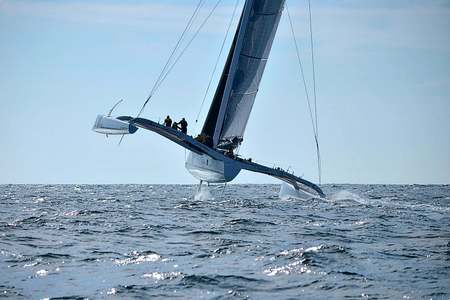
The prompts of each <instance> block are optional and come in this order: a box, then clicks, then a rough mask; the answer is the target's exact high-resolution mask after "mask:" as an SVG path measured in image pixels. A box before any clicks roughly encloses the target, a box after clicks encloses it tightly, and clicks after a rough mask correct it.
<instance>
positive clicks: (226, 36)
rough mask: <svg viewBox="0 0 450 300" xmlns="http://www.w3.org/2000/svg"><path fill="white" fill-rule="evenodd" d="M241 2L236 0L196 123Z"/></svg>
mask: <svg viewBox="0 0 450 300" xmlns="http://www.w3.org/2000/svg"><path fill="white" fill-rule="evenodd" d="M239 2H240V0H236V3H235V4H234V10H233V14H232V16H231V19H230V22H229V24H228V28H227V31H226V33H225V38H224V39H223V42H222V45H221V47H220V51H219V55H218V56H217V60H216V64H215V65H214V69H213V71H212V73H211V78H210V79H209V82H208V87H207V88H206V91H205V95H204V96H203V100H202V104H201V105H200V109H199V111H198V113H197V117H196V118H195V124H197V123H198V118H199V117H200V114H201V112H202V109H203V106H204V104H205V101H206V97H208V93H209V89H210V88H211V84H212V81H213V80H214V74H215V73H216V70H217V67H218V65H219V62H220V57H221V56H222V53H223V50H224V48H225V44H226V41H227V39H228V34H229V33H230V30H231V26H232V25H233V21H234V18H235V16H236V11H237V8H238V5H239Z"/></svg>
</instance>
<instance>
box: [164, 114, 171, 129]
mask: <svg viewBox="0 0 450 300" xmlns="http://www.w3.org/2000/svg"><path fill="white" fill-rule="evenodd" d="M164 125H166V126H167V127H171V126H172V119H171V118H170V117H169V116H167V117H166V119H165V120H164Z"/></svg>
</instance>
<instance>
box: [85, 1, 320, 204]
mask: <svg viewBox="0 0 450 300" xmlns="http://www.w3.org/2000/svg"><path fill="white" fill-rule="evenodd" d="M284 5H285V0H246V1H245V4H244V6H243V9H242V13H241V16H240V19H239V23H238V26H237V30H236V33H235V35H234V38H233V41H232V44H231V49H230V51H229V54H228V57H227V60H226V63H225V66H224V69H223V72H222V75H221V77H220V80H219V83H218V86H217V89H216V91H215V94H214V97H213V99H212V103H211V106H210V108H209V112H208V114H207V117H206V120H205V122H204V124H203V128H202V130H201V133H200V134H199V135H198V136H197V137H195V138H194V137H192V136H190V135H188V134H185V133H183V132H181V131H179V130H177V129H173V128H171V127H168V126H165V125H164V124H159V123H158V122H155V121H152V120H148V119H145V118H141V117H139V116H138V117H129V116H121V117H117V118H115V117H112V116H111V113H112V111H113V109H114V107H113V109H111V111H110V112H109V114H108V115H106V116H104V115H99V116H98V117H97V119H96V122H95V124H94V127H93V130H94V131H96V132H98V133H102V134H106V135H125V134H133V133H135V132H136V131H137V130H138V128H140V129H145V130H149V131H152V132H154V133H157V134H159V135H161V136H163V137H165V138H167V139H169V140H171V141H172V142H174V143H176V144H178V145H179V146H181V147H183V148H185V149H187V150H188V151H189V154H188V156H187V159H186V162H185V167H186V169H187V170H188V171H189V173H191V174H192V175H193V176H194V177H195V178H196V179H198V180H200V186H201V184H202V183H203V182H206V183H208V184H209V183H228V182H231V181H232V180H234V179H235V178H236V176H238V174H239V173H240V172H241V170H247V171H251V172H256V173H262V174H266V175H269V176H272V177H275V178H277V179H279V180H281V181H283V182H285V183H287V184H289V185H290V186H292V187H293V188H294V189H295V190H296V191H299V192H302V193H304V194H306V195H309V196H311V197H325V195H324V193H323V191H322V190H321V188H320V187H319V186H318V185H316V184H314V183H312V182H310V181H308V180H305V179H303V178H301V177H297V176H295V175H294V174H292V173H290V172H288V171H286V170H283V169H281V168H278V167H268V166H264V165H262V164H259V163H256V162H254V161H252V160H251V159H244V158H241V157H239V156H238V155H236V154H235V151H236V149H238V147H239V146H240V145H241V144H242V143H243V141H244V132H245V128H246V126H247V122H248V120H249V117H250V113H251V111H252V107H253V104H254V102H255V99H256V96H257V92H258V88H259V84H260V82H261V78H262V76H263V73H264V69H265V66H266V63H267V61H268V59H269V53H270V51H271V48H272V44H273V41H274V37H275V34H276V32H277V28H278V25H279V22H280V18H281V15H282V12H283V9H284Z"/></svg>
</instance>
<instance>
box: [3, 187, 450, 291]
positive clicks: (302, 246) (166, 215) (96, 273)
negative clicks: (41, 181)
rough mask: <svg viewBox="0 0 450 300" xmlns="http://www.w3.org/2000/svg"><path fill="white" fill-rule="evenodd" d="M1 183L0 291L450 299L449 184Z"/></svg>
mask: <svg viewBox="0 0 450 300" xmlns="http://www.w3.org/2000/svg"><path fill="white" fill-rule="evenodd" d="M196 189H197V187H196V186H192V185H1V186H0V235H1V238H0V298H6V299H104V298H107V299H147V298H152V299H153V298H156V299H158V298H164V299H165V298H180V299H450V185H325V186H324V192H325V193H326V194H327V195H328V196H327V199H310V200H301V199H293V198H286V197H282V198H280V197H279V195H278V192H279V189H280V186H279V185H228V186H227V187H226V188H224V187H223V186H211V187H210V188H209V191H204V192H202V194H201V195H197V196H195V195H196Z"/></svg>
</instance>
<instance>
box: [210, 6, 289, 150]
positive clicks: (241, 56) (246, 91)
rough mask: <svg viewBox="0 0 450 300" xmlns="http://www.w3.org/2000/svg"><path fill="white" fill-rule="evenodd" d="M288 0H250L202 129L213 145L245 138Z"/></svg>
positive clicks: (233, 144) (235, 144)
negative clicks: (285, 3) (286, 0)
mask: <svg viewBox="0 0 450 300" xmlns="http://www.w3.org/2000/svg"><path fill="white" fill-rule="evenodd" d="M284 2H285V0H247V1H246V3H245V6H244V10H243V12H242V16H241V20H240V22H239V26H238V29H237V32H236V35H235V37H234V40H233V44H232V47H231V51H230V54H229V56H228V59H227V63H226V65H225V68H224V71H223V73H222V77H221V80H220V82H219V86H218V88H217V91H216V94H215V96H214V100H213V103H212V105H211V108H210V111H209V113H208V117H207V119H206V121H205V125H204V127H203V130H202V133H203V134H205V135H207V136H210V137H212V138H213V146H214V147H217V146H218V145H219V146H220V143H228V144H230V143H231V145H232V147H236V146H237V145H238V143H240V141H242V138H243V135H244V131H245V127H246V126H247V122H248V119H249V117H250V113H251V110H252V108H253V103H254V101H255V97H256V94H257V92H258V88H259V84H260V82H261V78H262V76H263V73H264V69H265V66H266V63H267V59H268V57H269V53H270V50H271V48H272V43H273V40H274V37H275V33H276V31H277V28H278V24H279V21H280V18H281V13H282V11H283V7H284Z"/></svg>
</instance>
